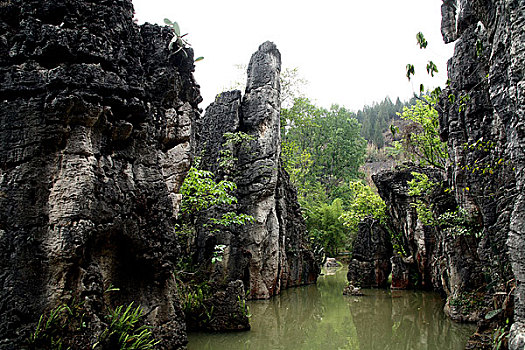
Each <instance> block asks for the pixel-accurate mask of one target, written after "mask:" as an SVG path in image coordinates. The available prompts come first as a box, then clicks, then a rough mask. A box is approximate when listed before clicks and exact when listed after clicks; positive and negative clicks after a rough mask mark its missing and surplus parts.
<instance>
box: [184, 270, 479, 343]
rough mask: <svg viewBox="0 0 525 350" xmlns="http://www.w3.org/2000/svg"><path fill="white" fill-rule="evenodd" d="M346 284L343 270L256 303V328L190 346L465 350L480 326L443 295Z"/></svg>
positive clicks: (193, 338)
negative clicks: (448, 313) (460, 317)
mask: <svg viewBox="0 0 525 350" xmlns="http://www.w3.org/2000/svg"><path fill="white" fill-rule="evenodd" d="M345 285H346V269H340V270H339V271H337V272H336V273H335V274H332V275H324V276H321V277H319V280H318V283H317V285H312V286H306V287H299V288H292V289H288V290H285V291H284V292H283V293H282V294H281V295H280V296H277V297H274V298H272V299H270V300H257V301H250V302H248V305H249V307H250V311H251V313H252V318H251V320H250V323H251V325H252V330H251V331H248V332H239V333H223V334H209V333H190V334H189V344H188V349H189V350H222V349H227V350H237V349H261V350H262V349H264V350H268V349H283V350H284V349H286V350H295V349H301V350H306V349H316V350H319V349H322V350H332V349H335V350H339V349H341V350H342V349H345V350H346V349H348V350H354V349H355V350H357V349H359V350H383V349H385V350H398V349H400V350H401V349H403V350H409V349H410V350H412V349H414V350H420V349H421V350H431V349H432V350H434V349H435V350H438V349H439V350H442V349H447V350H454V349H458V350H459V349H464V346H465V342H466V340H467V338H468V336H469V335H470V334H471V333H473V332H474V330H475V328H474V326H472V325H464V324H457V323H454V322H452V321H451V320H449V319H448V318H446V317H445V315H444V314H443V311H442V308H443V302H442V300H441V298H440V297H439V295H438V294H435V293H429V292H413V291H393V292H391V291H387V290H371V289H367V290H363V292H364V293H365V296H361V297H348V296H343V295H342V290H343V288H344V286H345Z"/></svg>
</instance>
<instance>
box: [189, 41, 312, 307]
mask: <svg viewBox="0 0 525 350" xmlns="http://www.w3.org/2000/svg"><path fill="white" fill-rule="evenodd" d="M280 69H281V56H280V53H279V51H278V50H277V48H276V46H275V45H274V44H273V43H271V42H265V43H263V44H262V45H261V46H260V47H259V50H258V51H257V52H255V53H254V54H253V55H252V58H251V60H250V64H249V66H248V81H247V88H246V93H245V95H244V96H243V97H241V94H240V92H239V91H232V92H227V93H222V94H220V95H218V97H217V99H216V101H215V102H214V103H213V104H212V105H210V106H209V107H208V108H207V109H206V114H205V116H204V117H203V118H202V119H201V120H200V121H199V129H198V135H199V141H198V147H197V148H198V150H199V151H198V152H200V153H201V154H203V157H202V165H203V166H204V167H205V168H207V169H209V170H212V171H214V172H215V174H216V175H218V176H219V177H221V176H223V175H224V174H223V173H222V171H221V169H220V166H219V159H218V154H219V152H220V150H221V148H222V147H223V146H222V145H223V144H224V141H225V138H224V136H223V135H224V134H225V133H227V132H239V131H240V132H244V133H247V134H249V135H250V136H251V137H252V138H253V140H252V141H250V142H249V144H248V145H242V146H241V145H237V146H235V147H233V149H231V151H232V153H233V154H234V155H235V157H236V162H235V165H234V169H233V170H230V171H229V174H230V175H229V176H230V177H233V180H234V182H236V184H237V193H236V195H237V197H238V206H237V207H238V210H239V212H242V213H245V214H249V215H251V216H253V217H254V218H255V222H254V223H251V224H247V225H244V226H241V227H235V228H232V229H231V230H229V231H223V232H221V233H219V234H216V235H209V233H208V232H207V231H206V230H202V229H200V230H199V234H198V238H197V245H199V246H200V247H201V249H200V253H199V256H200V257H201V259H203V260H204V259H205V258H206V251H210V245H212V244H224V245H226V246H227V247H228V248H227V251H228V256H227V258H226V259H225V260H226V261H227V268H226V271H225V272H226V274H227V275H228V278H229V279H231V280H237V279H240V280H242V281H243V282H244V286H245V288H246V290H247V291H249V295H250V297H251V298H269V297H270V296H273V295H276V294H278V293H280V291H281V290H282V289H283V288H286V287H290V286H294V285H300V284H306V283H312V282H315V280H316V279H317V274H318V272H319V268H318V266H317V265H316V261H315V259H314V257H313V253H312V252H311V251H310V250H309V249H308V246H307V239H306V230H305V225H304V222H303V219H302V216H301V213H300V208H299V205H298V203H297V197H296V194H295V189H294V188H293V186H292V185H291V184H290V181H289V179H288V175H287V174H286V173H285V172H284V170H283V169H282V166H281V164H280V160H279V158H280V153H281V136H280V85H279V76H280Z"/></svg>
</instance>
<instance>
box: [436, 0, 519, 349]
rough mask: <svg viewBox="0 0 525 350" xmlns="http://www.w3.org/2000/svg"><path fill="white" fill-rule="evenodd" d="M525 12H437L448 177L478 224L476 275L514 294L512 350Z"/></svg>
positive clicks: (476, 8) (495, 4) (466, 5)
mask: <svg viewBox="0 0 525 350" xmlns="http://www.w3.org/2000/svg"><path fill="white" fill-rule="evenodd" d="M524 9H525V3H524V2H523V1H521V0H511V1H498V0H493V1H463V0H460V1H446V2H444V4H443V7H442V13H443V21H442V32H443V33H444V36H443V37H444V40H445V42H452V41H455V51H454V56H453V57H452V59H451V60H450V61H449V63H448V76H449V79H450V86H449V88H448V89H446V91H445V92H444V94H443V95H442V99H441V100H442V102H441V110H440V119H441V120H440V124H441V136H442V138H443V139H444V140H446V141H447V142H448V149H449V153H450V156H451V166H450V168H449V169H450V171H449V173H448V174H447V175H448V178H449V179H450V180H451V182H452V185H453V186H454V188H455V197H456V200H457V202H458V203H459V204H460V205H461V206H462V207H464V208H467V209H468V211H469V212H470V213H471V215H472V216H473V217H477V218H478V219H479V221H480V222H481V223H482V227H483V236H482V238H481V240H480V242H479V243H478V245H477V254H478V256H479V258H480V260H481V261H482V264H483V269H482V275H483V276H490V278H491V280H492V281H494V282H495V283H498V284H508V285H514V284H515V286H516V289H515V290H514V296H515V305H516V307H515V314H514V324H513V325H512V330H511V335H510V341H509V347H510V348H511V349H523V348H524V347H525V284H524V282H525V188H524V185H525V171H524V170H525V124H524V122H525V74H524V72H525V11H524ZM511 266H512V269H511Z"/></svg>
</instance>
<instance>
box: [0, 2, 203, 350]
mask: <svg viewBox="0 0 525 350" xmlns="http://www.w3.org/2000/svg"><path fill="white" fill-rule="evenodd" d="M171 35H172V34H171V33H170V30H169V29H168V28H162V27H159V26H156V25H150V24H145V25H142V26H138V25H136V24H135V23H133V6H132V4H131V1H130V0H117V1H97V2H90V1H80V0H67V1H53V0H50V1H36V0H35V1H34V0H23V1H22V0H10V1H4V2H2V3H1V4H0V81H2V84H1V86H0V100H1V103H2V108H1V109H0V207H1V208H2V210H1V211H0V232H1V234H0V312H1V313H2V317H1V318H0V348H1V349H11V348H19V347H20V344H21V342H23V341H24V339H25V337H27V335H28V332H29V330H30V328H31V327H32V325H34V323H35V322H36V321H38V318H39V316H40V315H41V314H42V313H43V312H45V311H46V310H49V309H50V308H53V307H54V306H56V305H57V304H59V303H62V302H67V301H68V300H70V298H71V295H72V296H73V297H74V298H76V299H77V300H79V301H82V302H83V303H84V306H85V308H86V310H87V317H88V318H89V320H90V321H91V322H90V323H89V324H90V326H89V327H90V329H87V330H86V332H88V333H90V334H91V335H90V337H91V338H89V337H88V338H89V339H88V340H89V342H91V343H92V341H93V339H94V338H93V337H95V336H96V334H97V329H100V327H101V322H103V321H104V315H105V314H106V313H107V310H108V308H110V307H114V306H116V305H119V304H126V303H129V302H131V301H133V302H135V304H136V305H138V304H140V305H142V307H143V308H144V310H145V311H146V312H147V314H148V317H147V318H148V321H149V322H150V323H151V325H153V326H154V328H153V329H154V333H155V334H156V335H157V336H158V337H159V339H160V340H162V343H161V345H160V346H161V348H169V349H174V348H179V347H183V346H184V344H185V342H186V335H185V324H184V318H183V315H182V312H181V309H180V306H179V302H178V297H177V292H176V285H175V281H174V278H173V275H172V271H173V268H174V263H175V261H176V259H177V255H178V247H177V245H176V239H175V236H176V232H175V229H174V220H175V217H176V215H177V211H178V203H179V201H180V196H177V195H176V193H177V191H178V189H179V187H180V185H181V182H182V180H183V178H184V177H185V174H186V172H187V170H188V168H189V166H190V161H191V159H192V157H193V147H194V146H193V140H194V135H193V122H194V120H195V118H196V116H197V115H198V114H199V110H198V108H197V105H198V103H199V102H200V101H201V97H200V94H199V88H198V85H197V84H196V83H195V81H194V78H193V75H192V71H193V68H194V67H193V59H192V51H191V50H187V53H188V57H186V56H185V55H183V54H182V53H179V54H174V53H173V52H170V51H169V50H168V43H169V41H170V39H171ZM109 285H113V286H115V287H118V288H120V292H118V293H111V294H106V293H104V291H105V290H106V289H107V288H108V286H109ZM88 340H86V341H88ZM89 342H88V343H82V344H75V345H76V346H77V347H78V348H88V347H90V344H89Z"/></svg>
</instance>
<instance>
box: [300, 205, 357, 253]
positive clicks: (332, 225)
mask: <svg viewBox="0 0 525 350" xmlns="http://www.w3.org/2000/svg"><path fill="white" fill-rule="evenodd" d="M342 214H343V201H342V200H341V199H339V198H337V199H335V200H334V201H333V202H332V203H331V204H326V203H321V204H319V205H318V206H317V207H315V208H313V210H309V211H308V212H307V217H306V226H307V228H308V231H309V232H310V235H311V237H312V238H313V239H314V240H315V241H316V242H318V243H320V244H321V245H322V246H323V248H324V250H325V252H326V253H327V255H329V256H336V255H337V254H338V253H339V251H341V250H342V249H344V248H345V247H346V246H347V244H348V242H349V238H350V237H349V230H348V228H347V227H345V226H344V225H343V221H342V220H341V215H342Z"/></svg>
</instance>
